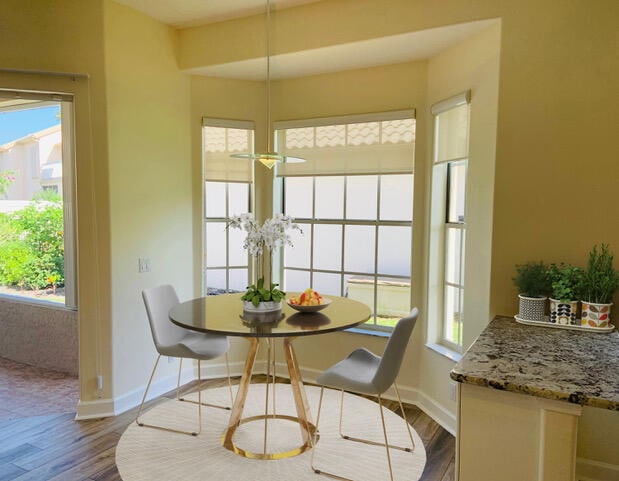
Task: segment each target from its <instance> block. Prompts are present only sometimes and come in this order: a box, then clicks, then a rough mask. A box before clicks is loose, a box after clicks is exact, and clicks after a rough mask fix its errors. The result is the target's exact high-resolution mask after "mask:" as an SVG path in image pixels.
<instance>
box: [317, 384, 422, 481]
mask: <svg viewBox="0 0 619 481" xmlns="http://www.w3.org/2000/svg"><path fill="white" fill-rule="evenodd" d="M394 388H395V392H396V395H397V397H398V405H399V406H400V411H401V413H402V418H403V419H404V424H406V430H407V431H408V436H409V438H410V441H411V447H410V448H408V447H402V446H396V445H393V444H389V440H388V438H387V428H386V426H385V416H384V414H383V401H382V398H381V396H380V395H378V406H379V410H380V420H381V424H382V427H383V436H384V438H385V442H384V443H380V442H377V441H372V440H370V439H363V438H356V437H353V436H348V435H346V434H344V433H343V432H342V418H343V417H344V390H343V389H342V390H341V396H340V420H339V432H340V436H341V437H342V439H345V440H347V441H355V442H359V443H364V444H370V445H373V446H384V447H385V450H386V452H387V466H388V468H389V479H390V480H391V481H393V469H392V467H391V454H390V453H389V450H390V449H398V450H400V451H406V452H409V453H412V452H413V451H414V450H415V441H414V440H413V434H412V432H411V428H410V425H409V424H408V422H407V421H406V416H405V414H404V406H403V405H402V399H401V398H400V392H399V390H398V386H397V385H396V384H394ZM323 394H324V387H321V388H320V400H319V402H318V414H317V416H316V436H314V437H313V438H312V444H315V440H316V439H317V435H318V432H319V431H318V429H319V425H320V424H319V423H320V411H321V409H322V398H323ZM312 447H314V448H315V446H312ZM315 452H316V450H315V449H312V456H311V458H310V466H311V468H312V470H313V471H314V472H315V473H317V474H323V475H325V476H329V477H330V478H334V479H341V480H344V481H353V480H352V479H350V478H346V477H343V476H339V475H337V474H334V473H329V472H327V471H323V470H321V469H318V468H316V467H315V466H314V454H315Z"/></svg>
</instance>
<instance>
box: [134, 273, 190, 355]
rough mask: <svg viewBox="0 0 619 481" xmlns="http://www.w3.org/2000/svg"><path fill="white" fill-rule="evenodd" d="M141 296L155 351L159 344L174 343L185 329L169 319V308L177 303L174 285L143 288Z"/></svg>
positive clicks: (183, 333) (182, 334) (168, 344)
mask: <svg viewBox="0 0 619 481" xmlns="http://www.w3.org/2000/svg"><path fill="white" fill-rule="evenodd" d="M142 298H143V299H144V305H145V306H146V314H148V322H149V323H150V330H151V333H152V335H153V341H154V343H155V347H156V348H157V351H159V349H160V346H170V345H173V344H176V343H177V342H178V341H179V340H180V339H181V338H182V337H183V336H184V335H185V330H184V329H183V328H182V327H179V326H177V325H175V324H173V323H172V321H170V316H169V312H170V308H172V307H173V306H175V305H176V304H178V303H179V300H178V296H177V295H176V291H175V290H174V287H172V286H171V285H169V284H165V285H162V286H157V287H152V288H150V289H144V290H143V291H142Z"/></svg>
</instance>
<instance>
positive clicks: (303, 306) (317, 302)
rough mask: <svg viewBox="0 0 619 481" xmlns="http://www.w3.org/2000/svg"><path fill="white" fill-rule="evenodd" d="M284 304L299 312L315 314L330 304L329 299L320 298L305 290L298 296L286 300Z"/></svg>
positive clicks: (311, 290) (313, 291)
mask: <svg viewBox="0 0 619 481" xmlns="http://www.w3.org/2000/svg"><path fill="white" fill-rule="evenodd" d="M286 303H287V304H288V305H289V306H290V307H292V308H293V309H295V310H297V311H299V312H316V311H320V310H322V309H324V308H325V307H327V306H328V305H329V304H331V299H327V298H326V297H322V296H321V295H320V294H318V292H316V291H315V290H313V289H310V288H307V289H305V290H304V291H303V292H302V293H301V294H299V295H298V296H293V297H291V298H290V299H288V300H287V301H286Z"/></svg>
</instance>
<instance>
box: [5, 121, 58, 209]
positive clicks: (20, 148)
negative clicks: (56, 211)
mask: <svg viewBox="0 0 619 481" xmlns="http://www.w3.org/2000/svg"><path fill="white" fill-rule="evenodd" d="M60 142H61V132H60V126H59V125H58V126H56V127H52V128H50V129H46V130H44V131H40V132H36V133H34V134H31V135H29V136H27V137H25V138H23V139H19V140H17V141H16V142H12V143H10V144H5V145H2V146H0V171H3V170H12V171H15V172H16V179H15V182H13V183H12V184H11V185H10V186H9V188H8V190H7V193H6V195H5V199H6V200H30V199H32V196H33V195H34V194H36V193H37V192H39V191H41V190H42V186H43V185H45V186H55V188H56V189H57V192H58V193H59V194H60V195H61V196H62V149H61V147H60V145H61V144H60ZM0 211H1V210H0Z"/></svg>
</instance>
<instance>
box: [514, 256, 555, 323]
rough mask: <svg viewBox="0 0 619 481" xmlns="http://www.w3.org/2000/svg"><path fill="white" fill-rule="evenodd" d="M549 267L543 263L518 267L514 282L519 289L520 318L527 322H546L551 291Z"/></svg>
mask: <svg viewBox="0 0 619 481" xmlns="http://www.w3.org/2000/svg"><path fill="white" fill-rule="evenodd" d="M547 273H548V266H546V264H544V263H543V262H541V261H540V262H527V263H526V264H518V265H516V277H514V278H513V279H512V280H513V281H514V284H515V285H516V287H517V288H518V292H519V294H518V318H519V319H522V320H526V321H545V318H544V312H545V310H546V299H547V297H546V294H547V293H548V291H549V283H548V275H547Z"/></svg>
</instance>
